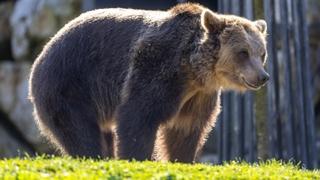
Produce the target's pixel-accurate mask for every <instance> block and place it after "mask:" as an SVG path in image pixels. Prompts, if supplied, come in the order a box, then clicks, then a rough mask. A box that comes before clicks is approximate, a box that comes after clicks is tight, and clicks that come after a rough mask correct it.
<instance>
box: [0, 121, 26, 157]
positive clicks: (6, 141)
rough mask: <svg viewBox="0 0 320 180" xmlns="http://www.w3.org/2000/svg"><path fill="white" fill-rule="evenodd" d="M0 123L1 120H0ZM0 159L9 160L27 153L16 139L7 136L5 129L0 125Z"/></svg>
mask: <svg viewBox="0 0 320 180" xmlns="http://www.w3.org/2000/svg"><path fill="white" fill-rule="evenodd" d="M0 121H1V119H0ZM0 137H1V138H0V158H4V157H5V158H10V157H15V156H20V155H23V153H24V152H28V151H27V150H26V148H25V147H24V146H23V145H21V144H20V143H19V142H18V141H17V140H16V139H14V138H13V137H12V136H10V134H8V132H7V129H5V128H4V127H3V126H1V125H0Z"/></svg>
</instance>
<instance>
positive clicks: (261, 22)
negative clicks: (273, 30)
mask: <svg viewBox="0 0 320 180" xmlns="http://www.w3.org/2000/svg"><path fill="white" fill-rule="evenodd" d="M254 24H255V25H256V27H257V28H258V29H259V31H260V32H261V33H263V34H266V33H267V23H266V21H265V20H262V19H259V20H256V21H255V22H254Z"/></svg>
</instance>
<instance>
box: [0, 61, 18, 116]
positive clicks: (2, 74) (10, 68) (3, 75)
mask: <svg viewBox="0 0 320 180" xmlns="http://www.w3.org/2000/svg"><path fill="white" fill-rule="evenodd" d="M0 82H1V83H0V109H1V110H2V111H4V112H5V113H9V112H10V110H12V109H13V107H14V104H15V86H16V84H15V83H16V81H15V75H14V65H13V63H11V62H2V63H1V64H0Z"/></svg>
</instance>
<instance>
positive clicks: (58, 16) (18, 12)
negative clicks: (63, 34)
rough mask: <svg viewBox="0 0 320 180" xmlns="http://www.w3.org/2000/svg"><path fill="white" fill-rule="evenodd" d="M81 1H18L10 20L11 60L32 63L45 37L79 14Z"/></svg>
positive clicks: (47, 37)
mask: <svg viewBox="0 0 320 180" xmlns="http://www.w3.org/2000/svg"><path fill="white" fill-rule="evenodd" d="M80 4H81V0H46V1H42V0H20V1H17V2H16V4H15V7H14V10H13V14H12V16H11V18H10V24H11V28H12V39H11V44H12V50H13V57H14V59H15V60H18V61H23V60H27V59H30V60H34V59H35V57H36V56H37V55H38V54H39V52H40V51H41V49H42V47H43V45H44V44H45V42H47V41H48V39H49V37H51V36H53V35H54V34H55V33H56V32H57V31H58V30H59V29H60V28H61V27H62V26H63V25H64V24H65V23H67V22H68V21H69V20H70V19H72V18H73V17H74V16H76V15H78V14H79V13H80Z"/></svg>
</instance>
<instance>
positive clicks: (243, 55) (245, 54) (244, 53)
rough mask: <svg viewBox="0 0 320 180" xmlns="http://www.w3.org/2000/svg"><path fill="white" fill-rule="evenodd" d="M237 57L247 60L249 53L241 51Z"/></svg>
mask: <svg viewBox="0 0 320 180" xmlns="http://www.w3.org/2000/svg"><path fill="white" fill-rule="evenodd" d="M239 56H240V57H241V58H244V59H247V58H249V52H248V51H247V50H242V51H240V52H239Z"/></svg>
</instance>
